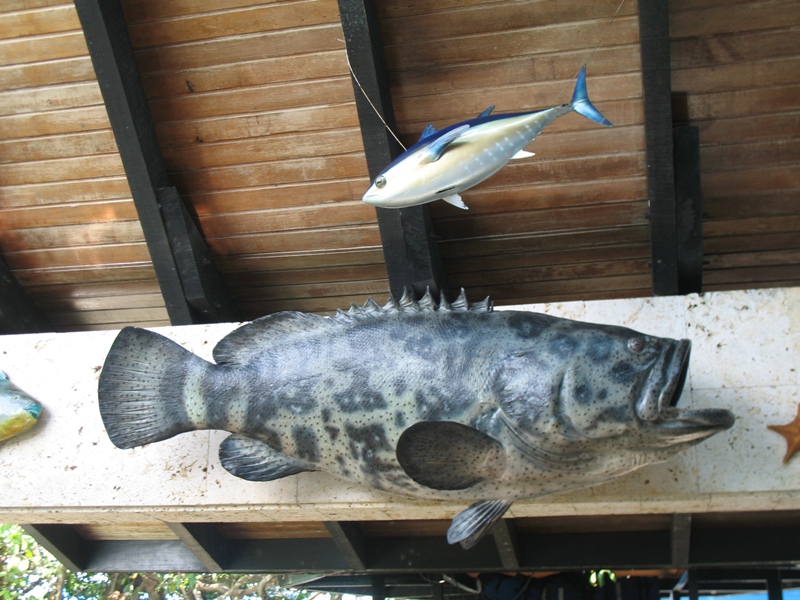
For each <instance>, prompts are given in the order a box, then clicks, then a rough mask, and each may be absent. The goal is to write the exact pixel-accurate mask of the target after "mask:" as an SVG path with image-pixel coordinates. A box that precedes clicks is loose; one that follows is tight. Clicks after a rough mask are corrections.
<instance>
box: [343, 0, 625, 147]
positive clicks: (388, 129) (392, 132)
mask: <svg viewBox="0 0 800 600" xmlns="http://www.w3.org/2000/svg"><path fill="white" fill-rule="evenodd" d="M623 4H625V0H620V3H619V5H618V6H617V10H616V11H614V14H613V15H612V16H611V19H609V21H608V25H606V28H605V30H603V33H602V34H600V39H598V40H597V44H595V47H594V48H592V51H591V52H589V55H588V56H587V57H586V60H584V61H583V64H582V65H581V66H582V67H583V66H586V64H587V63H588V62H589V61H590V60H591V59H592V56H594V53H595V52H597V49H598V48H599V47H600V44H601V43H602V41H603V39H605V37H606V35H607V34H608V30H609V29H611V25H613V24H614V20H615V19H616V18H617V15H619V11H621V10H622V5H623ZM336 41H337V42H342V43H343V44H345V45H346V42H345V41H344V40H343V39H341V38H336ZM344 57H345V59H346V60H347V69H348V70H349V71H350V75H351V76H352V77H353V81H355V82H356V85H357V86H358V89H360V90H361V93H362V94H364V98H366V100H367V102H368V103H369V105H370V106H371V107H372V110H373V111H374V112H375V114H376V115H378V118H379V119H380V120H381V123H383V126H384V127H386V131H388V132H389V133H391V134H392V137H393V138H394V139H395V141H396V142H397V143H398V144H400V147H401V148H402V149H403V150H407V148H406V147H405V145H404V144H403V142H401V141H400V138H399V137H397V135H396V134H395V132H394V131H392V128H391V127H389V124H388V123H387V122H386V119H384V118H383V115H382V114H381V113H380V111H379V110H378V108H377V107H376V106H375V104H373V102H372V100H371V99H370V97H369V95H368V94H367V91H366V90H365V89H364V86H362V85H361V82H360V81H359V80H358V75H356V72H355V71H354V70H353V65H351V64H350V56H349V55H348V54H347V50H346V49H345V53H344ZM579 72H580V69H578V73H579ZM578 73H575V75H573V76H572V78H571V79H570V80H569V81H568V82H567V83H566V84H565V85H564V87H563V88H562V89H561V91H560V92H558V94H557V95H556V97H555V100H554V101H553V102H556V101H557V100H558V99H559V98H560V97H561V95H562V94H563V93H564V91H565V90H566V89H567V87H568V86H569V84H570V83H571V82H572V81H574V80H575V78H576V77H577V76H578Z"/></svg>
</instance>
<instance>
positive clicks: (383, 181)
mask: <svg viewBox="0 0 800 600" xmlns="http://www.w3.org/2000/svg"><path fill="white" fill-rule="evenodd" d="M375 187H376V188H382V187H386V177H384V176H383V175H380V176H379V177H378V178H377V179H376V180H375Z"/></svg>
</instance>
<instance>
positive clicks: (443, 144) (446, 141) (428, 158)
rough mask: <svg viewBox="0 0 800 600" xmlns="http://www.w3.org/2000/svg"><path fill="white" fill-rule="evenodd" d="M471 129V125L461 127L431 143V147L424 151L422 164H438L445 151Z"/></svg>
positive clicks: (421, 159)
mask: <svg viewBox="0 0 800 600" xmlns="http://www.w3.org/2000/svg"><path fill="white" fill-rule="evenodd" d="M467 129H469V125H459V126H458V127H456V128H454V129H451V130H450V131H448V132H447V133H444V134H442V136H441V137H439V139H437V140H434V141H433V142H431V145H430V146H428V147H427V148H425V150H423V151H422V154H421V156H420V163H429V162H436V161H437V160H439V159H440V158H441V157H442V154H444V151H445V150H447V148H448V147H449V146H450V144H452V143H453V142H455V141H456V140H457V139H458V138H459V137H461V135H462V134H463V133H464V132H465V131H466V130H467Z"/></svg>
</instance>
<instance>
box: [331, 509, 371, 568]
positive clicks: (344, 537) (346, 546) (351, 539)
mask: <svg viewBox="0 0 800 600" xmlns="http://www.w3.org/2000/svg"><path fill="white" fill-rule="evenodd" d="M325 528H326V529H327V530H328V533H330V534H331V537H332V538H333V541H334V543H335V544H336V547H337V548H339V552H341V553H342V556H344V558H345V560H347V564H348V565H350V569H352V570H353V571H366V570H367V552H366V550H367V542H366V539H365V538H364V534H363V532H362V531H361V527H360V526H359V525H358V523H357V522H355V521H325Z"/></svg>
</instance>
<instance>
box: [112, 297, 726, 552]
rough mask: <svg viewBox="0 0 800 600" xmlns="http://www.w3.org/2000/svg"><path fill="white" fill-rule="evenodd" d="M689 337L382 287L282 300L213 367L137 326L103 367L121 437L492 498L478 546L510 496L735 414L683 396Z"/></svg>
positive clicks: (267, 475)
mask: <svg viewBox="0 0 800 600" xmlns="http://www.w3.org/2000/svg"><path fill="white" fill-rule="evenodd" d="M689 350H690V344H689V342H688V340H671V339H665V338H657V337H653V336H648V335H644V334H640V333H637V332H635V331H632V330H629V329H625V328H621V327H614V326H609V325H593V324H588V323H581V322H577V321H570V320H566V319H559V318H555V317H551V316H547V315H542V314H537V313H531V312H516V311H500V312H494V311H492V310H491V306H490V305H489V302H488V299H487V300H486V301H484V302H482V303H479V304H475V305H472V306H470V305H469V304H468V302H467V301H466V299H465V298H464V296H463V294H462V296H461V297H459V299H458V300H457V301H456V302H455V303H453V304H452V305H450V304H448V303H447V302H445V301H442V302H440V303H438V304H437V303H436V302H434V301H433V299H432V298H431V297H430V295H426V296H425V297H424V298H423V299H422V300H421V301H420V302H419V303H417V302H413V301H412V300H410V299H409V298H408V297H407V296H404V297H403V299H402V300H401V301H400V302H397V301H395V300H394V299H390V301H389V303H388V304H387V305H386V306H384V307H381V306H379V305H378V304H377V303H375V302H374V301H373V300H370V301H368V302H367V303H366V304H365V305H364V306H363V307H358V306H355V305H354V306H353V307H351V309H350V310H349V311H348V312H341V311H340V312H339V313H337V314H336V315H334V316H331V317H323V316H318V315H311V314H304V313H298V312H283V313H277V314H274V315H269V316H267V317H263V318H261V319H258V320H256V321H253V322H252V323H249V324H247V325H244V326H243V327H241V328H239V329H237V330H235V331H234V332H232V333H231V334H229V335H228V336H227V337H225V338H224V339H222V340H221V341H220V342H219V343H218V344H217V346H216V347H215V349H214V353H213V355H214V360H215V364H214V363H208V362H206V361H204V360H202V359H200V358H199V357H197V356H195V355H194V354H192V353H190V352H188V351H186V350H185V349H183V348H182V347H180V346H178V345H177V344H175V343H173V342H172V341H170V340H168V339H167V338H164V337H163V336H160V335H158V334H156V333H153V332H149V331H147V330H144V329H138V328H133V327H128V328H125V329H123V330H122V331H121V332H120V334H119V336H118V337H117V339H116V340H115V342H114V344H113V346H112V348H111V350H110V352H109V354H108V357H107V359H106V362H105V365H104V367H103V371H102V373H101V376H100V384H99V402H100V413H101V416H102V418H103V422H104V424H105V426H106V430H107V432H108V435H109V437H110V439H111V441H112V442H113V443H114V444H116V445H117V446H118V447H120V448H132V447H135V446H140V445H143V444H147V443H151V442H157V441H160V440H163V439H166V438H169V437H171V436H173V435H176V434H178V433H181V432H185V431H192V430H196V429H222V430H226V431H229V432H231V433H232V435H231V436H230V437H228V438H227V439H226V440H225V441H224V442H223V443H222V445H221V447H220V460H221V463H222V465H223V466H224V467H225V469H227V470H228V471H229V472H231V473H232V474H234V475H236V476H238V477H242V478H245V479H248V480H252V481H270V480H274V479H278V478H281V477H285V476H288V475H293V474H296V473H300V472H302V471H314V470H321V471H326V472H328V473H331V474H333V475H335V476H337V477H340V478H342V479H345V480H347V481H351V482H356V483H359V484H362V485H365V486H369V487H371V488H374V489H378V490H382V491H386V492H392V493H395V494H401V495H405V496H408V497H412V498H423V499H447V500H468V501H477V502H475V504H473V505H472V506H470V507H469V508H468V509H466V510H465V511H463V512H462V513H460V514H459V515H458V516H456V518H455V519H454V520H453V524H452V526H451V528H450V531H449V532H448V539H449V540H450V542H451V543H455V542H461V543H462V545H464V546H465V547H469V546H471V545H473V544H475V543H476V542H477V540H479V539H480V537H481V536H482V535H483V534H484V533H485V532H486V531H487V530H488V528H489V527H490V526H491V525H492V524H493V523H494V522H496V521H497V520H498V519H499V518H501V517H502V515H503V514H504V513H505V511H506V510H507V509H508V507H509V506H510V505H511V502H512V501H513V500H515V499H519V498H531V497H536V496H541V495H544V494H550V493H554V492H558V491H563V490H568V489H574V488H580V487H585V486H590V485H594V484H597V483H601V482H604V481H607V480H609V479H611V478H613V477H616V476H618V475H620V474H622V473H625V472H628V471H631V470H634V469H637V468H639V467H642V466H644V465H646V464H650V463H654V462H659V461H663V460H665V459H666V458H668V457H669V456H671V455H672V454H674V453H675V452H677V451H680V450H682V449H684V448H687V447H689V446H691V445H692V444H695V443H697V442H699V441H701V440H703V439H705V438H707V437H709V436H711V435H713V434H714V433H716V432H719V431H722V430H724V429H727V428H728V427H730V426H731V425H732V423H733V416H732V415H731V413H730V412H729V411H727V410H722V409H720V410H699V411H693V410H686V409H679V408H677V406H676V404H677V402H678V399H679V397H680V393H681V388H682V385H683V381H684V379H685V375H686V370H687V368H688V358H689Z"/></svg>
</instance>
